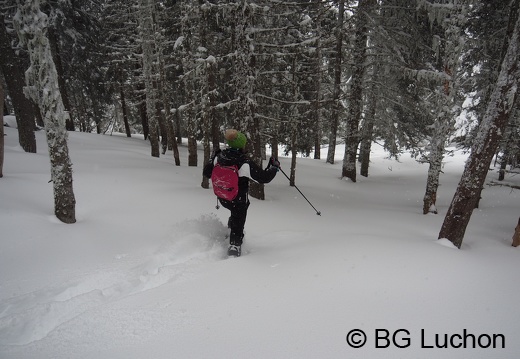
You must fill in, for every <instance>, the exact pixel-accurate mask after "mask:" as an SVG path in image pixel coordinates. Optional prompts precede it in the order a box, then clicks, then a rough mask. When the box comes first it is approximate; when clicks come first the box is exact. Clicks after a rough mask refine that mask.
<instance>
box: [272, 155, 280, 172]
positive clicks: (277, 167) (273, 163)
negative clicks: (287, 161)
mask: <svg viewBox="0 0 520 359" xmlns="http://www.w3.org/2000/svg"><path fill="white" fill-rule="evenodd" d="M269 167H275V168H276V170H277V171H278V170H279V169H280V162H279V161H278V159H276V158H274V157H271V158H270V159H269Z"/></svg>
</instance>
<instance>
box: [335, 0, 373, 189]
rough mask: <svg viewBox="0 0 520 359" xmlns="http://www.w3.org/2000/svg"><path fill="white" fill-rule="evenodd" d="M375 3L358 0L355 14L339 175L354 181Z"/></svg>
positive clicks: (370, 0) (369, 0)
mask: <svg viewBox="0 0 520 359" xmlns="http://www.w3.org/2000/svg"><path fill="white" fill-rule="evenodd" d="M375 5H376V2H375V0H360V1H359V2H358V9H357V14H356V20H355V21H356V39H355V42H354V50H353V51H354V55H353V56H354V59H353V69H352V85H351V90H350V96H349V110H348V115H347V123H346V136H345V155H344V157H343V166H342V169H341V177H347V178H349V179H350V180H351V181H352V182H356V175H357V171H356V162H357V161H356V160H357V149H358V146H359V142H360V140H361V138H360V135H359V123H360V121H361V113H362V110H363V76H364V73H365V65H364V63H365V60H366V52H367V38H368V34H367V27H368V16H369V15H368V14H369V13H370V12H371V10H372V8H373V7H374V6H375Z"/></svg>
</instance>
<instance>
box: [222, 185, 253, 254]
mask: <svg viewBox="0 0 520 359" xmlns="http://www.w3.org/2000/svg"><path fill="white" fill-rule="evenodd" d="M219 201H220V203H221V204H222V207H224V208H227V209H229V210H230V211H231V216H230V217H229V221H228V227H229V229H231V233H230V235H229V244H231V245H235V246H241V245H242V240H243V239H244V226H245V224H246V217H247V208H248V207H249V203H250V202H249V199H248V198H247V195H246V196H245V198H241V197H238V198H237V199H235V200H233V201H226V200H225V199H219Z"/></svg>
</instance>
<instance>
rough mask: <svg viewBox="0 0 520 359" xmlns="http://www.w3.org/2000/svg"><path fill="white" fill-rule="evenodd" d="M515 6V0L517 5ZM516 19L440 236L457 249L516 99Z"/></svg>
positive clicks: (519, 44)
mask: <svg viewBox="0 0 520 359" xmlns="http://www.w3.org/2000/svg"><path fill="white" fill-rule="evenodd" d="M518 2H519V1H518V0H517V1H516V3H518ZM517 9H518V8H517ZM519 19H520V17H519V16H518V10H516V11H515V12H514V13H512V14H511V18H510V25H512V24H514V26H509V28H508V33H507V36H506V41H508V44H507V52H506V54H505V56H504V58H503V60H502V64H501V68H500V73H499V75H498V79H497V82H496V85H495V87H494V89H493V92H492V95H491V98H490V100H489V102H488V104H487V108H486V113H485V115H484V117H483V119H482V123H481V124H480V127H479V129H478V133H477V136H476V138H475V140H474V144H473V146H472V148H471V154H470V156H469V158H468V160H467V162H466V166H465V168H464V172H463V174H462V178H461V179H460V182H459V185H458V187H457V191H456V192H455V196H454V197H453V200H452V202H451V205H450V208H449V209H448V213H447V214H446V218H445V219H444V223H443V225H442V228H441V230H440V233H439V238H447V239H449V240H450V241H451V242H453V244H454V245H455V246H456V247H458V248H460V247H461V245H462V240H463V238H464V233H465V231H466V227H467V225H468V223H469V220H470V217H471V214H472V212H473V209H474V208H475V204H476V203H477V202H478V199H479V197H480V192H481V189H482V187H483V185H484V181H485V179H486V175H487V173H488V169H489V166H490V164H491V160H492V159H493V156H494V154H495V151H496V149H497V147H498V145H499V142H500V139H501V136H502V134H503V132H504V129H505V126H506V125H507V122H508V120H509V116H510V113H511V107H512V104H513V103H514V101H515V97H516V96H517V95H518V85H519V83H518V82H519V70H518V66H519V61H518V57H519V49H520V41H519V27H520V21H519Z"/></svg>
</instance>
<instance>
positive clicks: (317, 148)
mask: <svg viewBox="0 0 520 359" xmlns="http://www.w3.org/2000/svg"><path fill="white" fill-rule="evenodd" d="M315 6H316V11H317V13H318V14H321V10H320V6H321V3H319V2H316V5H315ZM321 21H322V20H321V15H318V19H317V21H316V58H315V59H314V61H315V62H314V71H315V75H314V76H315V83H314V85H315V88H314V91H315V95H314V102H313V104H312V114H311V116H312V121H313V132H314V159H315V160H319V159H321V116H320V111H321V97H322V94H321V92H322V88H321V78H322V74H321V73H322V63H323V55H322V42H321V36H322V31H321Z"/></svg>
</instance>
